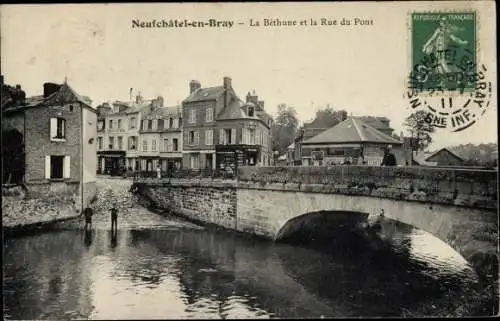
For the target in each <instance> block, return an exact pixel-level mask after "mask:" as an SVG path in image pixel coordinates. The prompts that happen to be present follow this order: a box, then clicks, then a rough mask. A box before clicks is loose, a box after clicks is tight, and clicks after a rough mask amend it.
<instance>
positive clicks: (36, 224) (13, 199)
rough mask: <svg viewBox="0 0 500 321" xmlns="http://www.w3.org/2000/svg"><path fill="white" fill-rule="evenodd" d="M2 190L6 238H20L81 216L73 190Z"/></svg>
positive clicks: (3, 188)
mask: <svg viewBox="0 0 500 321" xmlns="http://www.w3.org/2000/svg"><path fill="white" fill-rule="evenodd" d="M45 187H47V186H28V187H26V186H12V187H8V186H3V187H2V224H3V228H4V234H5V235H12V234H18V233H23V232H28V231H33V230H39V229H41V228H46V227H51V226H52V225H53V224H55V223H57V222H60V221H64V220H68V219H73V218H75V217H78V216H79V214H80V205H79V198H78V193H76V190H75V188H74V186H69V187H67V186H65V187H64V188H63V189H62V190H61V189H57V188H52V189H51V188H45Z"/></svg>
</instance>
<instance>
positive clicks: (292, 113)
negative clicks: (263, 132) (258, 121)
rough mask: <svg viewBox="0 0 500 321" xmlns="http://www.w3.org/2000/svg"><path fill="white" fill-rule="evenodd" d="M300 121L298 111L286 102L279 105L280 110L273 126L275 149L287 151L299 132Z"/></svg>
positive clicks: (281, 151) (282, 151)
mask: <svg viewBox="0 0 500 321" xmlns="http://www.w3.org/2000/svg"><path fill="white" fill-rule="evenodd" d="M298 124H299V121H298V119H297V111H296V110H295V108H294V107H292V106H287V105H286V104H280V105H278V112H277V115H276V119H275V122H274V125H273V128H272V135H273V140H272V142H273V150H277V151H279V152H280V154H282V153H285V152H286V148H287V147H288V146H289V145H290V144H291V143H292V142H293V140H294V138H295V134H296V132H297V126H298Z"/></svg>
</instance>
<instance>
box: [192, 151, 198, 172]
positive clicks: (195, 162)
mask: <svg viewBox="0 0 500 321" xmlns="http://www.w3.org/2000/svg"><path fill="white" fill-rule="evenodd" d="M199 164H200V154H191V168H195V169H196V168H198V167H199Z"/></svg>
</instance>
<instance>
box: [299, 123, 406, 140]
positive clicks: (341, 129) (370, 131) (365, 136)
mask: <svg viewBox="0 0 500 321" xmlns="http://www.w3.org/2000/svg"><path fill="white" fill-rule="evenodd" d="M354 142H356V143H376V144H395V145H401V142H400V141H399V140H397V139H395V138H393V137H391V136H389V135H386V134H384V133H382V132H381V131H379V130H377V129H375V128H373V127H372V126H370V125H368V124H366V123H365V122H363V121H361V120H359V119H357V118H355V117H349V118H347V119H346V120H344V121H343V122H341V123H339V124H337V125H335V126H333V127H332V128H330V129H327V130H325V131H323V132H321V133H320V134H318V135H316V136H314V137H312V138H310V139H307V140H305V141H304V142H303V144H318V143H354Z"/></svg>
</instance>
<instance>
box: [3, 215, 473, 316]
mask: <svg viewBox="0 0 500 321" xmlns="http://www.w3.org/2000/svg"><path fill="white" fill-rule="evenodd" d="M82 233H83V241H82V238H81V234H82ZM367 235H368V237H374V236H373V235H372V234H367ZM377 235H379V236H380V238H379V240H378V241H377V242H358V244H355V246H353V247H352V248H350V249H347V250H346V248H345V247H344V248H342V249H341V248H339V247H338V244H336V243H335V242H330V243H328V240H327V241H325V240H323V241H321V240H317V241H315V242H312V243H311V244H309V246H310V247H309V248H307V247H303V246H296V245H291V244H274V245H273V244H270V243H268V242H262V241H257V240H249V239H244V238H240V237H238V236H236V235H234V234H231V233H224V232H213V231H208V230H185V229H182V228H180V229H168V230H166V229H150V230H146V229H141V230H129V231H127V230H120V231H119V232H115V233H112V232H110V231H106V230H93V231H92V230H91V231H76V230H74V231H72V230H68V231H61V232H51V233H46V234H41V235H37V236H32V237H25V238H17V239H15V240H14V239H8V240H6V241H5V259H4V273H5V279H4V297H5V306H6V316H7V317H8V318H12V319H68V318H91V319H125V318H126V319H130V318H133V319H140V318H235V317H248V318H255V317H307V318H309V317H320V316H325V317H349V316H351V317H356V316H404V315H407V314H408V313H409V314H412V313H413V314H419V313H422V311H424V310H425V309H428V310H425V311H426V312H425V313H426V314H427V315H433V316H434V315H448V314H449V313H451V312H450V311H452V310H453V309H454V308H456V306H457V305H460V304H462V302H464V300H465V301H466V302H473V299H474V298H473V295H474V292H473V291H472V289H473V288H474V286H475V282H476V275H475V273H474V271H473V270H472V269H471V267H470V266H469V265H468V264H467V263H466V262H465V261H464V260H463V259H462V258H461V257H459V256H458V254H456V253H455V252H453V251H452V250H451V249H450V248H449V247H448V248H447V251H443V250H441V249H445V248H446V245H444V244H442V242H440V241H439V240H437V239H434V238H433V237H432V236H430V235H428V234H426V233H423V232H421V231H419V230H415V229H412V228H411V227H408V226H404V225H401V224H398V223H396V222H393V221H390V220H384V221H382V222H381V225H380V229H379V230H378V231H377ZM431 243H432V244H433V245H432V248H436V249H440V250H439V251H438V252H433V251H432V248H429V247H425V246H424V244H431ZM443 254H445V255H444V256H443ZM110 303H112V304H110Z"/></svg>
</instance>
